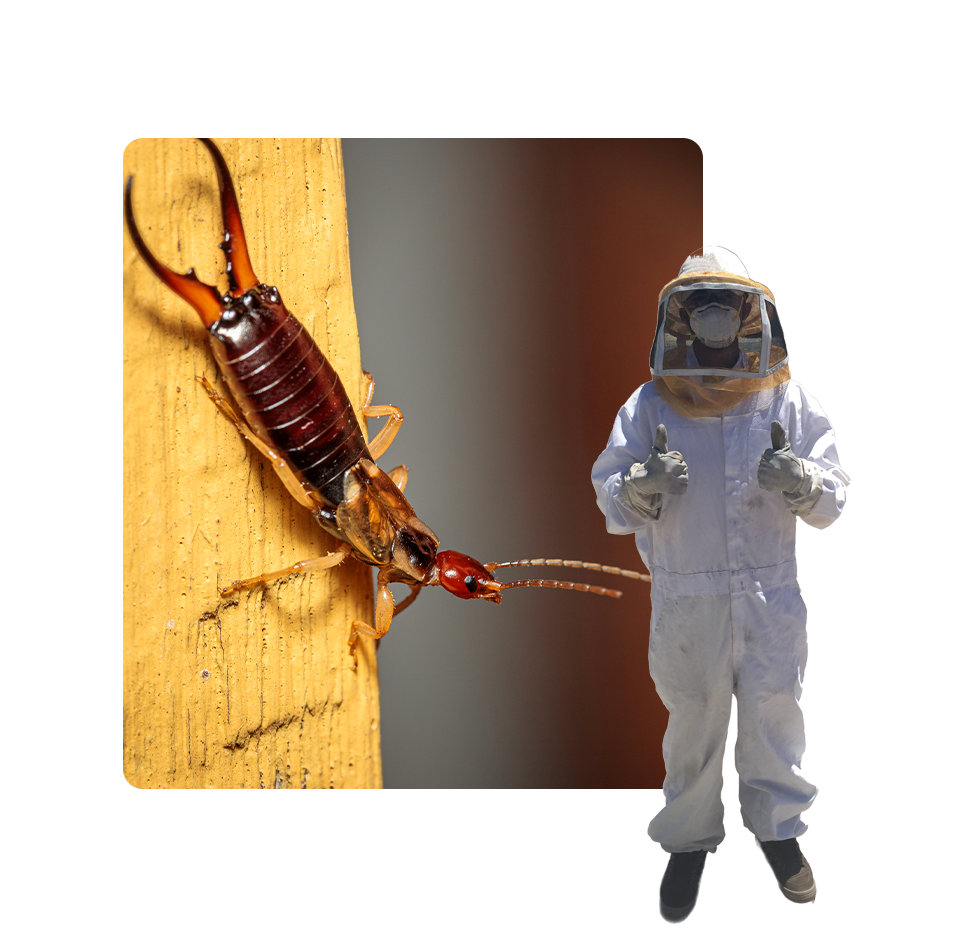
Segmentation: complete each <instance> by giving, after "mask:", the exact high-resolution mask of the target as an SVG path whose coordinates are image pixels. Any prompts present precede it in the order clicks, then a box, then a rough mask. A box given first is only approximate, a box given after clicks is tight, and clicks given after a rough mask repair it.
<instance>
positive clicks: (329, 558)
mask: <svg viewBox="0 0 978 935" xmlns="http://www.w3.org/2000/svg"><path fill="white" fill-rule="evenodd" d="M351 551H352V549H351V547H350V545H349V544H347V543H346V542H343V543H341V544H340V547H339V548H338V549H337V550H336V551H335V552H327V553H326V554H325V555H320V556H319V557H318V558H307V559H306V560H305V561H304V562H296V563H295V564H294V565H289V567H288V568H280V569H279V570H278V571H266V572H265V573H264V574H263V575H256V576H255V577H254V578H243V579H242V580H241V581H232V582H231V583H230V584H229V585H228V586H227V587H226V588H219V591H220V592H221V597H227V596H228V595H229V594H232V593H234V592H235V591H248V590H250V589H251V588H256V587H258V585H260V584H268V582H269V581H274V580H275V579H276V578H285V577H286V576H288V575H294V574H298V573H300V572H302V573H306V572H310V571H325V570H326V569H327V568H332V567H334V566H335V565H339V563H340V562H342V561H343V559H345V558H346V557H347V556H348V555H349V554H350V552H351ZM388 593H389V592H388ZM388 626H390V624H388Z"/></svg>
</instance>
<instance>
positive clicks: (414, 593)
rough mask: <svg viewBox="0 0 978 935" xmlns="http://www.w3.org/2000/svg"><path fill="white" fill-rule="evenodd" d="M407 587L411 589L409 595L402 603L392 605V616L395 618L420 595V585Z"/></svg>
mask: <svg viewBox="0 0 978 935" xmlns="http://www.w3.org/2000/svg"><path fill="white" fill-rule="evenodd" d="M408 587H409V588H410V589H411V593H410V594H409V595H408V596H407V597H406V598H404V600H402V601H398V602H397V603H396V604H395V605H394V616H395V617H396V616H397V615H398V614H399V613H400V612H401V611H402V610H406V609H407V608H408V607H410V606H411V605H412V604H413V603H414V599H415V598H416V597H417V596H418V595H419V594H420V593H421V585H420V584H409V585H408Z"/></svg>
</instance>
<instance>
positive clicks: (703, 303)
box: [649, 246, 791, 419]
mask: <svg viewBox="0 0 978 935" xmlns="http://www.w3.org/2000/svg"><path fill="white" fill-rule="evenodd" d="M649 364H650V366H651V368H652V381H653V382H654V383H655V386H656V389H657V390H658V391H659V393H660V395H661V396H662V397H663V399H665V401H666V402H667V403H668V404H669V405H670V406H671V407H672V408H673V409H674V410H675V411H676V412H678V413H679V414H680V415H683V416H689V417H691V418H694V419H695V418H702V417H703V416H716V415H720V413H723V412H726V411H727V410H728V409H732V408H733V407H734V406H736V405H737V404H738V403H740V402H742V401H743V400H744V399H746V398H747V397H748V396H750V395H751V394H752V393H756V392H758V391H759V390H766V389H770V388H772V387H775V386H777V385H778V384H780V383H784V382H785V381H786V380H788V379H789V378H790V376H791V374H790V373H789V372H788V349H787V347H786V345H785V341H784V333H783V332H782V330H781V323H780V321H779V320H778V311H777V308H776V307H775V304H774V296H773V295H772V293H771V290H770V289H768V288H767V286H764V285H762V284H761V283H759V282H754V280H753V279H751V278H750V276H749V275H748V274H747V269H746V267H745V266H744V264H743V263H742V262H741V260H740V257H738V256H737V254H736V253H734V252H733V251H731V250H727V249H726V248H724V247H717V246H710V247H702V248H700V249H699V250H697V251H695V252H694V253H692V254H690V256H688V257H687V258H686V261H685V262H684V263H683V265H682V267H680V270H679V275H678V276H677V277H676V278H675V279H673V280H672V281H671V282H668V283H666V284H665V286H663V288H662V291H661V292H660V293H659V314H658V323H657V326H656V331H655V340H654V342H653V344H652V353H651V355H650V357H649Z"/></svg>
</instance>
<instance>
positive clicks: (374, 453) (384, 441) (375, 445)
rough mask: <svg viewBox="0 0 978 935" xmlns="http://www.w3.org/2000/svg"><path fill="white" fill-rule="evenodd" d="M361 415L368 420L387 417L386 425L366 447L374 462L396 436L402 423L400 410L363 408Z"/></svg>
mask: <svg viewBox="0 0 978 935" xmlns="http://www.w3.org/2000/svg"><path fill="white" fill-rule="evenodd" d="M363 415H364V417H365V418H370V419H373V418H376V417H378V416H387V417H388V419H387V424H386V425H385V426H384V427H383V428H382V429H381V430H380V431H379V432H378V433H377V434H376V435H375V436H374V437H373V439H371V441H369V442H368V443H367V447H368V448H369V449H370V457H371V458H372V459H373V460H374V461H376V460H377V459H378V458H379V457H380V456H381V455H382V454H383V453H384V452H385V451H387V449H388V448H390V445H391V442H392V441H394V436H395V435H397V433H398V430H399V429H400V427H401V423H402V422H403V421H404V416H402V415H401V410H400V409H398V408H397V406H364V407H363Z"/></svg>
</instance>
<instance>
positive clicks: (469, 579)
mask: <svg viewBox="0 0 978 935" xmlns="http://www.w3.org/2000/svg"><path fill="white" fill-rule="evenodd" d="M464 583H465V586H466V587H467V588H468V589H469V593H470V594H475V592H476V590H477V589H478V587H479V582H478V581H476V580H475V576H474V575H466V576H465V582H464Z"/></svg>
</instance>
